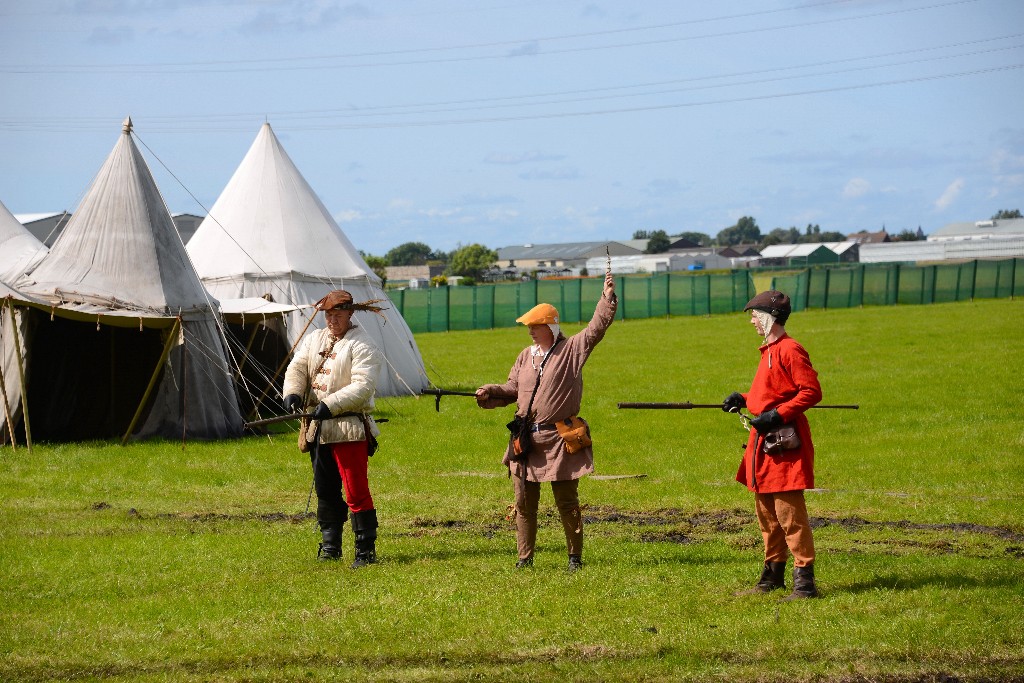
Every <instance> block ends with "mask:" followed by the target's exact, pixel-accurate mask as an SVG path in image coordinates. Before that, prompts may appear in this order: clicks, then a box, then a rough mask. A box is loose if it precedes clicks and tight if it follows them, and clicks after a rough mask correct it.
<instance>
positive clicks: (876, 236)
mask: <svg viewBox="0 0 1024 683" xmlns="http://www.w3.org/2000/svg"><path fill="white" fill-rule="evenodd" d="M846 238H847V239H848V240H850V241H852V242H856V243H857V244H880V243H882V242H887V241H888V240H889V233H888V232H886V231H885V230H884V229H883V230H879V231H878V232H868V231H867V230H861V231H860V232H854V233H851V234H849V235H847V236H846Z"/></svg>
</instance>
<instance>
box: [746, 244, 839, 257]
mask: <svg viewBox="0 0 1024 683" xmlns="http://www.w3.org/2000/svg"><path fill="white" fill-rule="evenodd" d="M855 246H857V243H856V242H853V241H846V242H801V243H800V244H772V245H770V246H767V247H765V248H764V249H762V250H761V258H800V257H803V256H809V255H810V254H813V253H814V252H816V251H817V250H818V249H821V248H822V247H825V248H826V249H830V250H831V251H833V252H835V253H836V254H843V253H845V252H847V251H849V250H850V249H851V248H853V247H855Z"/></svg>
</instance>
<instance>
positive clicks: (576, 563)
mask: <svg viewBox="0 0 1024 683" xmlns="http://www.w3.org/2000/svg"><path fill="white" fill-rule="evenodd" d="M581 569H583V556H582V555H570V556H569V573H570V574H574V573H576V572H578V571H579V570H581Z"/></svg>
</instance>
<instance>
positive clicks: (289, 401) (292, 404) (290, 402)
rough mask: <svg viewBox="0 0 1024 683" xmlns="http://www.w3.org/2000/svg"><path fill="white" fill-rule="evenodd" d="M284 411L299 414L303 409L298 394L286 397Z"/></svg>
mask: <svg viewBox="0 0 1024 683" xmlns="http://www.w3.org/2000/svg"><path fill="white" fill-rule="evenodd" d="M283 403H284V409H285V410H287V411H288V412H289V413H297V412H299V409H300V408H301V407H302V399H301V398H299V396H298V394H288V395H287V396H285V397H284V401H283Z"/></svg>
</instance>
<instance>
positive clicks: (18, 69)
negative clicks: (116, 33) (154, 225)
mask: <svg viewBox="0 0 1024 683" xmlns="http://www.w3.org/2000/svg"><path fill="white" fill-rule="evenodd" d="M979 1H980V0H950V1H949V2H942V3H936V4H932V5H924V6H920V7H907V8H901V9H894V10H886V11H882V12H874V13H869V14H860V15H854V16H849V17H833V18H829V19H819V20H816V21H809V22H801V23H793V24H782V25H776V26H766V27H759V28H752V29H738V30H732V31H722V32H718V33H705V34H700V35H694V36H682V37H676V38H661V39H652V40H646V41H636V42H630V43H615V44H606V45H596V46H585V47H572V48H561V49H553V50H552V49H549V50H545V51H543V52H537V53H535V54H531V56H534V57H537V56H551V55H560V54H571V53H578V52H592V51H597V50H612V49H623V48H629V47H644V46H651V45H663V44H668V43H679V42H686V41H693V40H706V39H710V38H726V37H732V36H739V35H749V34H753V33H766V32H771V31H780V30H789V29H795V28H806V27H810V26H821V25H825V24H833V23H839V22H849V21H857V20H861V19H873V18H879V17H889V16H893V15H897V14H906V13H909V12H920V11H925V10H933V9H939V8H944V7H950V6H955V5H964V4H969V3H974V2H979ZM845 2H852V0H831V1H830V2H821V3H813V4H809V5H803V6H800V7H797V8H788V9H785V10H771V11H767V10H766V11H763V12H753V13H747V14H740V15H731V16H726V17H718V18H714V19H694V20H688V21H683V22H673V23H668V24H658V25H651V26H643V27H634V28H625V29H613V30H608V31H598V32H593V33H581V34H569V35H559V36H547V37H539V38H538V37H535V38H525V39H517V40H506V41H497V42H491V43H474V44H464V45H455V46H446V47H435V48H415V49H407V50H393V51H385V52H363V53H349V54H339V55H321V56H313V57H284V58H279V59H262V60H229V61H205V62H164V63H151V64H107V65H104V64H53V65H31V64H13V65H6V66H4V65H0V73H10V74H40V73H46V74H57V73H107V74H154V73H159V74H195V73H203V74H212V73H240V72H246V71H259V72H267V71H296V70H324V69H362V68H375V67H387V66H414V65H423V64H441V63H453V62H472V61H487V60H499V59H500V60H505V59H511V58H514V57H513V56H510V55H509V54H507V53H506V54H491V55H478V56H465V57H458V56H456V57H444V58H437V59H421V60H406V61H389V62H365V63H359V64H309V65H293V66H285V65H284V64H285V63H289V62H297V61H313V60H317V61H323V60H343V59H363V58H366V57H387V56H397V55H403V54H422V53H434V52H442V51H454V50H468V49H479V48H490V47H502V46H507V45H524V44H534V43H536V44H540V43H542V42H554V41H565V40H573V39H579V38H588V37H593V36H600V35H609V34H617V33H625V32H636V31H651V30H658V29H664V28H675V27H679V26H684V25H688V24H694V23H705V22H711V21H725V20H730V19H734V18H741V17H747V16H754V15H758V14H767V13H775V12H780V11H791V10H793V9H801V8H808V7H817V6H823V5H834V4H841V3H845ZM260 64H261V65H263V66H256V65H260ZM231 65H248V66H239V67H238V68H226V67H228V66H231ZM268 65H269V66H268ZM204 67H225V68H204Z"/></svg>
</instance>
